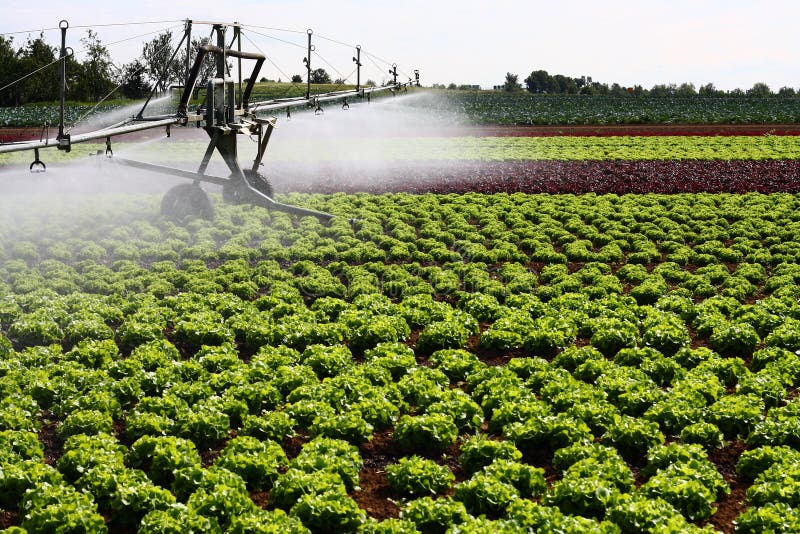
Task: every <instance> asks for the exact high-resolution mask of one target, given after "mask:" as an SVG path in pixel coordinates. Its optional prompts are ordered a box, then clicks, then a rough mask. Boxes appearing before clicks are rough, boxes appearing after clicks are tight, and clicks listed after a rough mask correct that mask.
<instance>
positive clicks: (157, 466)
mask: <svg viewBox="0 0 800 534" xmlns="http://www.w3.org/2000/svg"><path fill="white" fill-rule="evenodd" d="M127 460H128V465H129V466H131V467H135V468H137V469H142V470H143V471H145V472H146V473H147V476H148V477H149V478H150V480H152V481H153V482H154V483H156V484H158V485H160V486H163V487H169V486H170V485H171V484H172V482H173V480H174V479H175V472H176V471H178V470H179V469H182V468H186V467H199V466H200V465H201V460H200V454H198V452H197V448H196V447H195V445H194V443H192V442H191V441H189V440H186V439H181V438H176V437H174V436H158V437H153V436H143V437H141V438H139V439H138V440H136V441H135V442H134V443H133V445H131V449H130V452H129V453H128V458H127Z"/></svg>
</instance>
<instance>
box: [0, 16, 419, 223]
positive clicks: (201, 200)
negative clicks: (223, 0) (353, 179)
mask: <svg viewBox="0 0 800 534" xmlns="http://www.w3.org/2000/svg"><path fill="white" fill-rule="evenodd" d="M193 25H195V26H196V25H208V26H211V28H212V35H214V36H215V37H216V43H217V44H216V45H211V44H206V45H203V46H200V47H199V48H198V50H197V53H196V55H195V57H194V61H193V62H192V61H191V53H190V43H191V33H192V26H193ZM59 28H60V29H61V51H60V55H59V75H60V78H61V79H60V83H61V85H60V88H61V109H60V120H59V125H58V135H57V136H56V137H55V139H42V140H39V141H25V142H16V143H5V144H0V154H2V153H6V152H17V151H24V150H33V151H34V154H35V157H34V161H33V163H31V166H30V168H31V170H32V171H38V172H41V171H44V170H45V169H46V166H45V164H44V163H43V162H42V161H41V160H40V159H39V150H40V149H44V148H50V147H56V148H58V149H59V150H63V151H66V152H69V151H70V150H71V148H72V145H74V144H76V143H83V142H86V141H92V140H97V139H105V140H106V155H107V156H109V157H111V156H113V152H112V149H111V140H112V138H113V137H115V136H119V135H124V134H130V133H133V132H140V131H144V130H151V129H154V128H165V129H166V134H167V136H169V134H170V128H171V127H173V126H183V127H186V126H195V127H197V128H203V129H204V130H205V131H206V133H207V134H208V136H209V138H210V140H209V143H208V147H207V148H206V151H205V154H204V155H203V159H202V160H201V162H200V167H199V168H198V170H197V171H196V172H191V171H186V170H182V169H176V168H172V167H167V166H163V165H155V164H152V163H146V162H141V161H133V160H129V159H123V158H118V157H115V158H110V159H111V160H113V162H114V163H116V164H121V165H126V166H130V167H135V168H138V169H144V170H148V171H154V172H157V173H161V174H165V175H170V176H178V177H181V178H188V179H191V180H192V183H186V184H180V185H177V186H175V187H173V188H172V189H170V190H169V191H167V193H166V194H165V195H164V199H163V201H162V203H161V211H162V213H163V214H164V215H166V216H169V217H172V218H175V219H178V220H184V219H186V218H187V217H190V216H200V217H206V218H210V217H211V215H212V214H213V208H212V204H211V200H210V199H209V197H208V195H207V194H206V192H205V191H204V190H203V189H201V188H200V183H201V182H206V183H211V184H216V185H220V186H222V197H223V199H224V200H225V201H228V202H234V203H241V202H250V203H253V204H257V205H260V206H264V207H266V208H270V209H275V210H280V211H284V212H288V213H292V214H296V215H312V216H315V217H318V218H319V219H320V220H323V221H328V220H330V219H331V218H332V217H333V215H331V214H329V213H324V212H320V211H315V210H310V209H305V208H301V207H298V206H291V205H288V204H282V203H280V202H276V201H275V200H273V198H272V187H271V185H270V182H269V181H268V180H267V178H266V177H264V176H263V175H262V174H261V172H260V171H259V168H260V167H261V165H262V159H263V157H264V153H265V151H266V149H267V144H268V143H269V139H270V136H271V135H272V131H273V129H274V128H275V124H276V121H277V119H276V118H275V117H274V116H264V115H263V114H266V113H270V112H271V113H274V112H277V111H285V112H286V114H287V117H288V116H290V114H291V110H292V109H294V108H311V109H313V110H314V112H315V113H321V112H322V105H323V104H326V103H332V102H341V104H342V107H343V108H344V109H348V108H349V107H350V106H349V102H348V100H350V101H354V100H355V99H364V100H367V101H368V100H369V99H370V96H371V95H372V94H373V93H378V92H382V91H390V92H392V93H393V94H394V93H396V92H397V91H399V90H405V89H407V88H408V86H410V85H415V84H416V85H417V86H418V85H419V71H418V70H414V78H415V79H414V80H412V79H409V80H408V82H398V81H397V65H396V64H392V68H391V69H390V70H389V74H390V75H391V76H392V82H391V83H387V84H385V85H381V86H371V87H362V85H361V67H362V64H361V47H360V46H356V47H355V50H356V55H355V57H353V62H354V63H355V65H356V73H357V76H356V86H355V89H349V90H342V91H332V92H327V93H320V94H315V95H312V94H311V59H312V52H313V51H314V49H315V48H314V45H313V44H312V42H311V39H312V35H313V32H312V31H311V30H307V32H306V33H307V35H308V49H307V50H308V54H307V56H306V57H305V58H304V59H303V63H304V64H305V67H306V73H307V77H306V93H305V95H304V96H299V97H291V98H278V99H272V100H265V101H260V102H251V101H250V97H251V94H252V92H253V87H254V84H255V82H256V80H257V79H258V75H259V72H260V70H261V67H262V66H263V64H264V60H265V59H266V56H265V55H264V54H261V53H253V52H245V51H242V47H241V43H242V29H243V25H242V24H240V23H236V22H234V23H222V22H209V21H193V20H186V21H185V29H184V33H183V38H182V39H181V41H180V43H179V44H178V45H177V46H176V47H175V50H174V52H173V53H172V57H171V58H170V61H169V63H170V64H172V63H173V62H174V61H175V58H176V56H177V54H178V51H179V50H181V47H182V46H183V44H184V43H186V52H187V53H186V65H185V73H186V74H185V83H184V85H183V91H182V93H181V97H180V101H179V103H178V106H177V110H176V112H175V113H174V114H168V115H145V112H146V110H147V106H148V104H149V103H150V100H151V98H152V97H153V94H154V91H155V87H158V86H159V85H161V84H162V82H163V81H164V78H165V77H166V74H167V71H168V68H169V65H168V66H167V67H166V68H165V69H164V71H163V74H162V75H161V80H159V83H158V84H156V85H155V86H154V89H153V92H151V93H150V96H149V97H148V98H147V100H146V101H145V103H144V105H143V106H142V108H141V110H140V111H139V112H138V114H136V115H135V116H132V117H130V118H129V119H126V120H124V121H122V122H119V123H117V124H113V125H111V126H107V127H105V128H103V129H100V130H96V131H92V132H87V133H81V134H76V135H70V134H69V133H66V132H65V128H64V126H65V125H64V102H65V98H66V93H67V82H66V80H67V73H66V64H67V63H66V59H67V58H68V57H69V56H71V55H72V50H71V49H69V48H68V47H67V46H66V34H67V29H68V28H69V24H68V22H67V21H65V20H62V21H61V23H60V24H59ZM229 29H230V30H232V39H231V41H230V43H228V44H227V45H226V34H227V32H228V30H229ZM234 43H235V44H236V48H233V46H234ZM208 57H213V60H214V64H215V67H214V71H215V74H214V77H213V78H211V79H209V80H208V81H207V83H206V87H205V99H204V101H203V103H202V104H201V105H199V106H198V107H196V109H193V110H192V109H190V105H189V104H190V101H191V99H192V95H193V94H194V93H195V89H196V86H197V85H198V82H199V77H200V72H201V67H202V66H203V62H204V61H205V60H206V59H207V58H208ZM228 58H236V60H237V62H238V72H239V75H238V80H237V81H235V80H234V79H233V78H232V77H231V76H230V69H229V64H228ZM243 60H250V61H254V62H255V65H254V67H253V70H252V73H251V74H250V76H249V78H246V79H245V80H244V83H243V81H242V61H243ZM239 135H247V136H257V138H258V150H257V154H256V157H255V159H254V160H253V163H252V165H250V166H249V167H245V168H243V167H242V165H240V163H239V156H238V151H237V139H238V138H239ZM215 151H217V152H219V154H220V156H222V159H223V160H224V162H225V164H226V165H227V166H228V168H229V169H230V172H231V174H230V176H229V177H228V178H221V177H217V176H211V175H208V174H206V169H207V167H208V164H209V161H210V159H211V156H212V155H213V154H214V152H215Z"/></svg>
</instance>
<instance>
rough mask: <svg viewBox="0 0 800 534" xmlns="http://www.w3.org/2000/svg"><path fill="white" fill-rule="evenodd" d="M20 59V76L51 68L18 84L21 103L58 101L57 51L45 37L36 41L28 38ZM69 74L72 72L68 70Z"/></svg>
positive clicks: (41, 36) (20, 53)
mask: <svg viewBox="0 0 800 534" xmlns="http://www.w3.org/2000/svg"><path fill="white" fill-rule="evenodd" d="M17 57H18V58H19V73H20V75H24V74H30V73H32V72H34V71H36V70H38V69H40V68H42V67H44V66H45V65H50V67H48V68H46V69H44V70H41V71H39V72H37V73H36V74H33V75H32V76H30V77H28V78H26V79H25V80H24V81H22V82H20V83H19V84H17V87H18V88H19V95H20V97H19V102H20V103H25V102H26V101H27V102H42V101H47V100H56V99H58V96H59V93H60V90H59V87H60V82H59V79H58V76H57V72H58V63H53V62H54V61H55V60H56V58H57V57H58V56H57V55H56V49H55V48H53V47H51V46H50V45H48V44H47V43H45V42H44V36H43V35H39V37H37V38H36V39H31V38H28V40H27V42H26V43H25V47H24V48H23V49H21V50H20V51H19V52H18V54H17ZM67 72H68V73H69V72H70V70H69V69H68V70H67Z"/></svg>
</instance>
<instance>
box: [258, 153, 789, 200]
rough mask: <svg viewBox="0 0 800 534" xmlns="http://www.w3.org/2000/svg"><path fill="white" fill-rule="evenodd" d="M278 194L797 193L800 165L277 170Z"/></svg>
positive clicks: (425, 165)
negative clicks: (292, 192)
mask: <svg viewBox="0 0 800 534" xmlns="http://www.w3.org/2000/svg"><path fill="white" fill-rule="evenodd" d="M271 179H272V180H273V182H274V185H275V189H276V191H278V192H289V191H297V192H315V193H335V192H345V193H354V192H368V193H394V192H409V193H466V192H477V193H515V192H522V193H574V194H579V193H588V192H595V193H617V194H627V193H698V192H710V193H723V192H730V193H745V192H749V191H757V192H760V193H782V192H783V193H785V192H789V193H795V192H799V191H800V161H798V160H768V161H767V160H764V161H707V160H703V161H664V160H657V161H501V162H480V161H476V162H466V161H464V162H455V163H454V162H445V161H436V162H416V163H408V162H403V163H402V164H394V165H388V166H387V165H383V164H377V163H376V164H374V165H363V166H362V165H359V166H358V167H356V168H343V167H339V166H336V165H331V166H323V167H314V168H312V169H299V168H297V167H296V166H292V165H290V164H286V165H278V166H273V167H272V172H271Z"/></svg>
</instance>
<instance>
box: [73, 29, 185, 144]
mask: <svg viewBox="0 0 800 534" xmlns="http://www.w3.org/2000/svg"><path fill="white" fill-rule="evenodd" d="M167 47H170V48H172V41H170V42H168V43H167V44H165V45H164V46H162V47H161V48H159V49H158V50H156V53H157V54H158V53H160V52H162V51H163V50H165V49H166V48H167ZM146 68H147V65H142V66H141V67H139V68H138V69H136V70H135V71H133V72H131V73H130V74H129V76H130V75H133V74H137V73H139V72H141V71H143V70H144V69H146ZM127 81H128V79H127V77H126V78H124V79H123V80H122V81H121V82H120V83H119V84H118V85H117V86H116V87H114V89H112V90H111V91H110V92H109V93H108V94H107V95H106V96H104V97H103V98H101V99H100V100H99V101H98V102H97V103H96V104H95V105H94V106H92V108H91V109H90V110H89V111H87V112H86V113H84V114H83V115H81V116H80V117H79V118H78V119H77V120H76V121H75V122H73V123H72V125H71V126H70V127H69V128H67V133H69V132H71V131H72V129H73V128H74V127H75V126H77V125H78V123H79V122H81V121H82V120H83V119H85V118H86V117H88V116H89V115H91V114H92V113H94V111H95V110H96V109H97V107H98V106H99V105H100V104H102V103H103V102H104V101H106V100H108V98H109V97H110V96H111V95H113V94H114V93H115V92H117V90H119V88H120V87H122V86H123V85H124V84H125V82H127Z"/></svg>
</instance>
